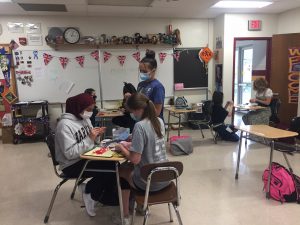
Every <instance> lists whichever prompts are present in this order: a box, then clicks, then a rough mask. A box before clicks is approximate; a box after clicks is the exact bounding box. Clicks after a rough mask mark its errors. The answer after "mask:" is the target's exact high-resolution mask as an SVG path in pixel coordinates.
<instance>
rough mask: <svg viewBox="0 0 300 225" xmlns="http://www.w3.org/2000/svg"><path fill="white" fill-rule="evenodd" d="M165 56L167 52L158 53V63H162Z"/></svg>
mask: <svg viewBox="0 0 300 225" xmlns="http://www.w3.org/2000/svg"><path fill="white" fill-rule="evenodd" d="M166 57H167V53H162V52H161V53H159V61H160V63H163V62H164V61H165V58H166Z"/></svg>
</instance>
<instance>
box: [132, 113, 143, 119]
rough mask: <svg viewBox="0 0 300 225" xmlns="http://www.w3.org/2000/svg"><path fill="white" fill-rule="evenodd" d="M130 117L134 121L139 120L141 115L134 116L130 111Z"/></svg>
mask: <svg viewBox="0 0 300 225" xmlns="http://www.w3.org/2000/svg"><path fill="white" fill-rule="evenodd" d="M130 117H131V118H132V119H133V120H134V121H140V120H141V117H140V116H136V115H134V114H133V113H130Z"/></svg>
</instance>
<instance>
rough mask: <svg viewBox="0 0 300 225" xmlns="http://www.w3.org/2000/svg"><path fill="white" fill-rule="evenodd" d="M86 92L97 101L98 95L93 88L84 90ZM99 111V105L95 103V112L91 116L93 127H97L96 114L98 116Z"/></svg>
mask: <svg viewBox="0 0 300 225" xmlns="http://www.w3.org/2000/svg"><path fill="white" fill-rule="evenodd" d="M84 93H86V94H89V95H90V96H92V97H93V99H94V101H95V102H96V99H97V95H96V91H95V90H94V89H93V88H88V89H86V90H85V91H84ZM98 112H99V109H98V107H97V106H96V104H95V107H94V109H93V114H92V116H91V118H90V120H91V123H92V125H93V127H96V116H97V114H98Z"/></svg>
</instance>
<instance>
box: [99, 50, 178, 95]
mask: <svg viewBox="0 0 300 225" xmlns="http://www.w3.org/2000/svg"><path fill="white" fill-rule="evenodd" d="M153 50H155V52H156V60H157V63H158V66H157V67H158V68H157V72H156V78H157V79H158V80H159V81H160V82H161V83H162V84H163V86H164V87H165V91H166V97H170V96H173V92H174V81H173V80H174V78H173V74H174V73H173V71H174V66H173V57H172V53H173V50H172V49H170V48H168V49H161V48H160V49H153ZM105 51H106V52H109V53H111V54H112V56H111V58H110V59H109V60H108V61H106V62H105V63H104V60H103V53H104V52H105ZM137 51H138V50H128V49H123V50H120V49H107V50H103V51H100V53H101V54H100V55H101V65H100V71H101V88H102V98H103V100H120V99H123V82H130V83H132V84H133V85H134V86H135V87H137V85H138V83H139V68H138V67H139V63H138V62H137V61H136V60H135V59H134V58H133V57H132V54H133V53H135V52H137ZM139 51H140V54H141V59H142V58H143V57H144V55H145V52H146V50H145V49H143V50H139ZM160 52H164V53H167V54H168V55H167V57H166V58H165V60H164V62H163V63H160V61H159V57H158V54H159V53H160ZM120 55H123V56H126V60H125V63H124V65H123V66H121V65H120V63H119V60H118V58H117V57H118V56H120Z"/></svg>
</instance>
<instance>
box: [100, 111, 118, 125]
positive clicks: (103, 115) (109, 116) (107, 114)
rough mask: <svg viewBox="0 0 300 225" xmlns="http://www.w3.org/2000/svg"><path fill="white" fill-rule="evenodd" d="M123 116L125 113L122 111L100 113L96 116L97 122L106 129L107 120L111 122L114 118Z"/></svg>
mask: <svg viewBox="0 0 300 225" xmlns="http://www.w3.org/2000/svg"><path fill="white" fill-rule="evenodd" d="M123 115H124V113H123V112H122V111H120V110H116V111H105V112H99V113H98V114H97V115H96V121H100V124H101V126H102V127H104V126H105V122H106V121H107V120H111V119H112V118H115V117H117V116H123Z"/></svg>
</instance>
